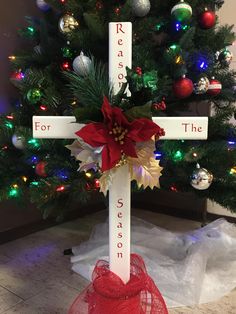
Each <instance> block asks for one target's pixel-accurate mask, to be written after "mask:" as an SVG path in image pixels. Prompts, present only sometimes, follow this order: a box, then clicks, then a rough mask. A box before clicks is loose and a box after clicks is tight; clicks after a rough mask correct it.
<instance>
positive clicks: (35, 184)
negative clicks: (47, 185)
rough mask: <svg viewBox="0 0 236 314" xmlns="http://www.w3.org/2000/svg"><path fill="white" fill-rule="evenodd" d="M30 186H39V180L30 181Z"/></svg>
mask: <svg viewBox="0 0 236 314" xmlns="http://www.w3.org/2000/svg"><path fill="white" fill-rule="evenodd" d="M30 185H31V186H34V187H38V186H39V182H38V181H32V182H31V183H30Z"/></svg>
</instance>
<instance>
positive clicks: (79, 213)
mask: <svg viewBox="0 0 236 314" xmlns="http://www.w3.org/2000/svg"><path fill="white" fill-rule="evenodd" d="M105 208H106V207H105V204H104V203H103V202H100V203H97V204H96V206H94V204H90V205H88V206H84V207H80V208H79V210H74V211H71V212H70V213H69V214H68V215H67V217H66V219H65V220H64V221H63V222H67V221H70V220H74V219H76V218H79V217H83V216H86V215H89V214H91V213H95V212H97V211H100V210H104V209H105ZM59 224H61V222H56V221H55V219H46V220H43V219H42V220H40V221H36V222H33V223H29V224H27V225H24V226H20V227H16V228H13V229H10V230H6V231H3V232H0V244H4V243H6V242H10V241H14V240H16V239H19V238H22V237H25V236H27V235H29V234H31V233H34V232H38V231H41V230H44V229H47V228H51V227H53V226H56V225H59Z"/></svg>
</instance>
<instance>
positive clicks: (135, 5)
mask: <svg viewBox="0 0 236 314" xmlns="http://www.w3.org/2000/svg"><path fill="white" fill-rule="evenodd" d="M150 9H151V4H150V1H149V0H133V1H132V10H133V13H134V14H135V15H136V16H138V17H144V16H145V15H147V14H148V13H149V11H150Z"/></svg>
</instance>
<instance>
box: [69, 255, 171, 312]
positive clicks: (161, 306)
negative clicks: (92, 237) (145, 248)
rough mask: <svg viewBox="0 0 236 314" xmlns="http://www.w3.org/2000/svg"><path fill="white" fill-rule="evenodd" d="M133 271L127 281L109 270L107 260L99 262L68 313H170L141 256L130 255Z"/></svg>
mask: <svg viewBox="0 0 236 314" xmlns="http://www.w3.org/2000/svg"><path fill="white" fill-rule="evenodd" d="M130 272H131V274H130V275H131V276H130V280H129V282H128V283H127V284H125V283H124V282H123V281H122V280H121V279H120V278H119V277H118V276H117V275H116V274H114V273H113V272H111V271H110V270H109V264H108V262H106V261H98V262H97V264H96V266H95V269H94V271H93V277H92V279H93V281H92V283H91V284H90V285H89V287H87V288H86V289H85V290H84V291H83V292H82V293H81V294H80V295H79V296H78V297H77V299H76V300H75V301H74V303H73V304H72V306H71V308H70V310H69V313H68V314H168V311H167V308H166V305H165V301H164V299H163V297H162V296H161V293H160V291H159V290H158V288H157V287H156V285H155V284H154V282H153V280H152V279H151V278H150V277H149V276H148V274H147V271H146V267H145V264H144V261H143V259H142V258H141V257H140V256H139V255H136V254H132V255H131V270H130Z"/></svg>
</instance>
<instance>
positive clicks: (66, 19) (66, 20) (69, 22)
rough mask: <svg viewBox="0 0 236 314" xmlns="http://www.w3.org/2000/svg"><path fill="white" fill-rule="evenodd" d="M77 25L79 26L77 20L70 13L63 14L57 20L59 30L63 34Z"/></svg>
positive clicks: (69, 31)
mask: <svg viewBox="0 0 236 314" xmlns="http://www.w3.org/2000/svg"><path fill="white" fill-rule="evenodd" d="M78 26H79V22H78V21H76V19H75V18H74V17H73V16H72V15H69V14H65V15H63V16H62V17H61V18H60V20H59V22H58V27H59V30H60V32H61V33H63V34H69V33H71V32H72V31H74V30H75V29H76V28H77V27H78Z"/></svg>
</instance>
